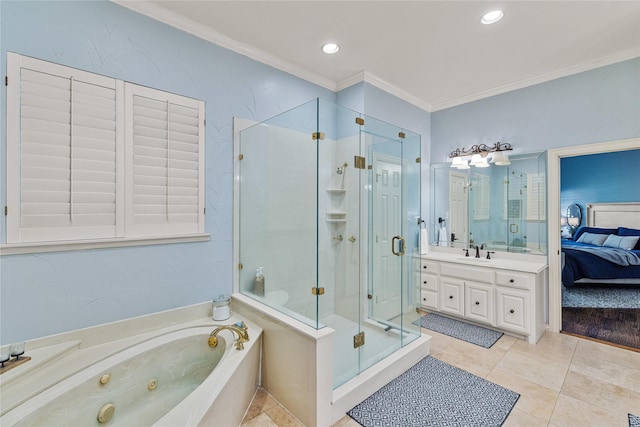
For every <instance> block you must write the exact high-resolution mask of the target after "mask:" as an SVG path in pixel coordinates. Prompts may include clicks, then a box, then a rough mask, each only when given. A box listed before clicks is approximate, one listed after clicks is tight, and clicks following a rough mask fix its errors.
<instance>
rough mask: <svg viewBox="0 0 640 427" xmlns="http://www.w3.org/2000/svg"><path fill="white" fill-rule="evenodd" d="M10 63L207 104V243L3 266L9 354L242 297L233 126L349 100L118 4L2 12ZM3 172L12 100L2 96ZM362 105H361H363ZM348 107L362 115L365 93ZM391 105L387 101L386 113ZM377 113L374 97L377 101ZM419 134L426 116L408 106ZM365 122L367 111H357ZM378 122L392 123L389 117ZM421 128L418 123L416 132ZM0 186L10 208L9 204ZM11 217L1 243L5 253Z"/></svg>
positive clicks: (35, 4)
mask: <svg viewBox="0 0 640 427" xmlns="http://www.w3.org/2000/svg"><path fill="white" fill-rule="evenodd" d="M0 22H1V24H2V25H1V29H0V31H1V33H0V63H1V65H2V67H1V68H2V70H3V71H4V70H6V52H7V51H12V52H16V53H19V54H22V55H27V56H33V57H36V58H39V59H44V60H48V61H52V62H56V63H60V64H63V65H66V66H70V67H75V68H79V69H83V70H87V71H91V72H95V73H99V74H104V75H107V76H110V77H115V78H118V79H122V80H126V81H129V82H133V83H138V84H142V85H146V86H150V87H155V88H158V89H161V90H166V91H169V92H174V93H178V94H181V95H186V96H190V97H193V98H197V99H202V100H204V101H205V102H206V114H207V124H206V168H207V169H206V190H205V197H206V208H207V210H206V211H207V216H206V221H205V231H206V232H207V233H210V235H211V240H210V241H208V242H200V243H190V244H172V245H158V246H143V247H131V248H117V249H96V250H90V251H69V252H58V253H43V254H29V255H10V256H6V255H3V256H1V257H0V279H1V282H0V286H1V288H0V308H1V310H0V311H1V313H0V316H1V317H0V342H2V343H10V342H15V341H21V340H28V339H31V338H36V337H41V336H45V335H50V334H55V333H60V332H65V331H69V330H73V329H78V328H83V327H87V326H92V325H96V324H101V323H105V322H109V321H114V320H120V319H124V318H129V317H133V316H138V315H143V314H148V313H153V312H157V311H161V310H167V309H171V308H176V307H182V306H186V305H190V304H195V303H199V302H203V301H209V300H211V298H212V297H214V296H217V295H220V294H229V293H231V289H232V254H233V250H232V246H233V235H232V232H233V227H232V219H233V135H232V118H233V117H234V116H235V117H240V118H247V119H253V120H256V121H262V120H266V119H268V118H270V117H273V116H275V115H277V114H279V113H281V112H283V111H287V110H289V109H291V108H294V107H297V106H298V105H301V104H303V103H305V102H308V101H310V100H312V99H314V98H316V97H320V98H322V99H325V100H328V101H331V102H335V101H336V99H337V98H338V95H339V94H336V93H334V92H332V91H330V90H327V89H324V88H322V87H319V86H317V85H314V84H311V83H309V82H307V81H304V80H302V79H299V78H296V77H294V76H292V75H290V74H288V73H286V72H282V71H279V70H276V69H274V68H272V67H270V66H267V65H264V64H262V63H259V62H257V61H254V60H252V59H250V58H247V57H245V56H242V55H239V54H237V53H234V52H231V51H229V50H227V49H224V48H221V47H219V46H217V45H214V44H212V43H210V42H206V41H204V40H202V39H199V38H197V37H195V36H192V35H189V34H187V33H185V32H182V31H180V30H177V29H174V28H172V27H169V26H167V25H165V24H162V23H159V22H157V21H154V20H153V19H150V18H147V17H145V16H142V15H140V14H137V13H134V12H132V11H130V10H128V9H126V8H124V7H121V6H119V5H117V4H114V3H112V2H109V1H104V0H103V1H66V2H65V1H0ZM0 93H1V97H2V98H1V99H0V105H1V108H2V112H1V113H0V117H1V122H0V135H1V136H0V164H1V165H3V166H2V167H3V169H4V164H5V150H6V133H5V130H6V124H5V113H4V106H5V105H6V88H5V86H4V85H2V86H1V88H0ZM358 97H359V99H358ZM344 98H345V100H349V102H352V103H353V104H354V106H355V107H363V106H364V91H363V86H362V85H356V86H355V87H354V89H351V88H349V89H345V91H344ZM389 98H393V97H392V96H388V94H387V96H385V101H388V99H389ZM368 101H369V102H375V97H369V100H368ZM404 108H405V110H404V111H405V112H406V111H412V110H417V111H418V112H417V113H415V112H411V113H410V117H411V119H410V120H405V121H404V122H403V124H402V126H406V127H407V128H410V129H420V128H422V127H423V126H424V125H423V124H422V120H423V117H424V115H427V114H428V113H426V112H424V111H422V110H420V109H419V108H417V107H413V106H410V105H404ZM358 110H360V111H361V110H362V109H361V108H358ZM380 112H381V113H385V115H383V116H381V117H379V118H380V119H382V120H387V121H390V117H388V114H389V112H388V111H386V112H385V111H384V110H383V111H380ZM416 120H419V121H420V123H418V122H416ZM5 184H6V183H5V174H4V172H3V173H1V174H0V199H1V200H0V202H2V205H4V203H5V200H6V194H5V193H6V192H5ZM4 220H5V219H4V216H0V230H1V231H0V240H1V241H2V242H4V241H5V237H4V230H5V223H4Z"/></svg>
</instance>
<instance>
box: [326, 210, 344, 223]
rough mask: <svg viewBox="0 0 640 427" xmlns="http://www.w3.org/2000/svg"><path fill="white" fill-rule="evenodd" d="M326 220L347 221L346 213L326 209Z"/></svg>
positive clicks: (334, 221)
mask: <svg viewBox="0 0 640 427" xmlns="http://www.w3.org/2000/svg"><path fill="white" fill-rule="evenodd" d="M327 222H333V223H345V222H347V213H346V212H344V211H327Z"/></svg>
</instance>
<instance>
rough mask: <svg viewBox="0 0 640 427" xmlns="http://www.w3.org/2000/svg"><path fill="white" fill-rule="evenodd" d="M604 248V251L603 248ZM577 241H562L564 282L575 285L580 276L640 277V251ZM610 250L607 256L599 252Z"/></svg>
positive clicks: (603, 277)
mask: <svg viewBox="0 0 640 427" xmlns="http://www.w3.org/2000/svg"><path fill="white" fill-rule="evenodd" d="M602 249H605V251H602ZM606 249H607V248H604V247H602V246H596V245H588V244H584V243H577V242H573V241H571V242H566V243H565V242H563V243H562V252H563V254H564V267H563V269H562V283H563V284H564V285H565V286H573V284H574V282H575V281H576V280H580V279H585V278H588V279H632V278H633V279H638V280H640V262H638V260H640V250H632V251H625V250H622V249H617V250H615V251H606ZM600 252H608V254H607V255H602V256H601V255H599V253H600Z"/></svg>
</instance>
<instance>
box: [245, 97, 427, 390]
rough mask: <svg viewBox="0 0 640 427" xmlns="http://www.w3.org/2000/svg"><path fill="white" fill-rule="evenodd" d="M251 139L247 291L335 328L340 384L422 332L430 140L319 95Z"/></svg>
mask: <svg viewBox="0 0 640 427" xmlns="http://www.w3.org/2000/svg"><path fill="white" fill-rule="evenodd" d="M239 144H240V146H239V149H240V153H241V154H240V156H241V157H240V161H239V165H240V166H239V174H238V176H239V191H238V203H239V245H240V247H239V251H238V252H239V257H240V259H239V261H240V262H239V268H240V272H239V288H240V292H242V293H243V294H245V295H248V296H250V297H252V298H254V299H256V300H258V301H260V302H262V303H264V304H266V305H268V306H270V307H272V308H274V309H276V310H278V311H280V312H282V313H284V314H286V315H288V316H290V317H293V318H295V319H297V320H299V321H301V322H304V323H305V324H307V325H309V326H312V327H314V328H317V329H319V328H324V327H330V328H332V329H333V330H335V333H334V334H333V337H334V372H333V382H334V387H338V386H340V385H341V384H343V383H345V382H347V381H348V380H350V379H351V378H353V377H354V376H355V375H357V374H358V373H360V372H362V370H364V369H366V368H368V367H370V366H372V365H373V364H375V363H376V362H378V361H380V360H381V359H383V358H385V357H386V356H388V355H389V354H391V353H393V352H394V351H397V350H398V349H400V348H401V347H402V346H404V345H406V344H408V343H409V342H411V341H413V340H414V339H416V338H417V337H419V336H420V328H419V327H418V326H416V325H414V324H413V323H412V322H414V321H415V320H417V319H418V313H417V312H416V307H418V306H419V298H416V295H417V292H416V289H419V284H418V283H413V281H412V279H413V275H412V274H411V271H412V266H413V264H412V254H413V251H414V249H416V248H417V245H418V233H419V228H418V222H417V219H418V217H419V216H420V163H419V161H420V160H419V157H420V135H417V134H414V133H412V132H409V131H407V130H404V129H401V128H399V127H397V126H394V125H392V124H389V123H385V122H382V121H380V120H376V119H375V118H372V117H368V116H365V115H363V114H360V113H357V112H355V111H353V110H349V109H347V108H344V107H341V106H338V105H335V104H332V103H329V102H326V101H322V100H318V99H316V100H313V101H311V102H309V103H306V104H304V105H301V106H299V107H297V108H294V109H293V110H290V111H287V112H285V113H282V114H280V115H278V116H276V117H273V118H271V119H269V120H266V121H264V122H262V123H259V124H256V125H254V126H251V127H249V128H247V129H245V130H243V131H241V132H240V143H239ZM260 274H262V276H263V277H264V281H262V280H260V281H258V282H257V284H256V275H260Z"/></svg>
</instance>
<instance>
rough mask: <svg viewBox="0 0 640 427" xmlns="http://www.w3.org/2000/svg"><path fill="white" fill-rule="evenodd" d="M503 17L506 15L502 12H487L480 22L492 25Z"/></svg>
mask: <svg viewBox="0 0 640 427" xmlns="http://www.w3.org/2000/svg"><path fill="white" fill-rule="evenodd" d="M503 17H504V13H503V12H502V11H501V10H492V11H491V12H487V13H485V14H484V15H482V19H481V20H480V22H482V23H483V24H484V25H491V24H495V23H496V22H498V21H499V20H501V19H502V18H503Z"/></svg>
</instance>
